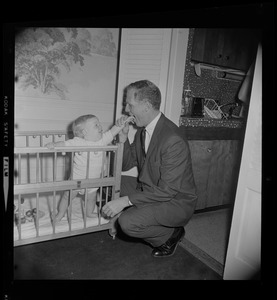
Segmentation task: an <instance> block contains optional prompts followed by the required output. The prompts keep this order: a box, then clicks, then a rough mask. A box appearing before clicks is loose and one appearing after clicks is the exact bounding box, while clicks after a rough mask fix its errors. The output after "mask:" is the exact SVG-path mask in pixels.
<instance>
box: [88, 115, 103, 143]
mask: <svg viewBox="0 0 277 300" xmlns="http://www.w3.org/2000/svg"><path fill="white" fill-rule="evenodd" d="M102 133H103V129H102V126H101V124H100V122H99V120H98V118H96V117H95V118H92V119H89V120H87V121H86V125H85V127H84V135H85V140H87V141H92V142H96V141H99V140H100V139H101V137H102Z"/></svg>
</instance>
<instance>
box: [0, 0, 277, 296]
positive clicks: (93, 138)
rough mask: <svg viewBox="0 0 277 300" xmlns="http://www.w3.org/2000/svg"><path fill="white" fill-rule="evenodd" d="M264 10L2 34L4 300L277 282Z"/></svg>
mask: <svg viewBox="0 0 277 300" xmlns="http://www.w3.org/2000/svg"><path fill="white" fill-rule="evenodd" d="M269 7H270V8H271V7H272V6H271V5H269ZM266 8H267V9H265V7H264V6H263V5H262V4H253V7H251V5H250V6H249V13H252V14H253V16H252V17H251V18H250V19H249V25H248V26H247V25H245V23H246V22H243V24H242V25H240V23H239V22H238V24H239V25H237V26H236V25H233V24H234V23H233V22H232V24H230V25H228V26H226V25H225V24H224V25H221V23H220V22H219V23H218V25H214V23H215V22H212V24H211V25H209V22H207V25H206V26H205V25H204V26H203V20H202V21H199V25H198V24H197V21H196V19H195V18H193V21H191V23H190V20H191V19H192V18H191V16H190V18H189V19H188V21H187V22H186V21H184V20H182V21H180V22H178V21H177V22H176V25H174V22H173V23H171V20H172V19H174V18H175V16H178V17H179V16H180V15H181V14H182V11H178V12H176V14H174V12H172V15H171V13H170V12H160V14H161V15H162V16H166V15H167V14H168V15H169V20H170V21H169V20H167V21H165V23H164V25H162V24H163V23H162V22H161V20H160V19H159V22H157V25H156V26H155V22H154V21H153V20H152V22H150V24H149V25H148V23H147V18H146V26H145V25H144V24H143V23H142V22H141V21H142V18H140V17H138V16H139V13H138V16H136V17H138V19H139V20H140V21H138V24H136V23H135V22H134V23H133V22H130V25H131V26H129V24H128V20H130V19H132V18H133V16H132V14H131V13H130V15H129V18H127V19H126V26H125V25H123V24H124V22H123V21H122V19H121V17H122V16H119V17H118V18H116V17H115V20H117V21H118V19H120V21H119V22H116V21H115V22H114V23H113V19H111V20H110V21H108V22H107V25H106V26H105V25H103V24H104V22H103V20H102V19H101V22H99V26H98V23H97V19H96V21H95V20H93V21H91V20H89V19H85V20H82V22H80V23H78V21H79V20H78V18H77V19H76V20H74V22H70V20H66V19H65V20H61V22H59V21H56V20H55V22H51V20H49V21H47V20H46V21H43V22H39V21H37V20H36V21H34V22H32V21H29V22H22V23H21V22H18V23H17V22H15V23H13V22H12V23H7V24H4V25H5V26H4V49H6V50H5V53H6V54H7V57H6V58H7V59H6V61H4V60H5V57H4V60H3V70H4V74H5V73H6V74H7V77H6V78H5V79H4V81H3V82H4V93H3V101H2V102H3V116H4V118H3V126H2V127H3V137H2V139H3V145H4V147H3V148H4V152H3V160H2V161H3V174H4V176H3V179H4V180H3V191H4V192H3V195H4V196H3V198H4V201H2V202H3V203H2V206H3V212H4V213H3V224H4V231H3V240H4V241H5V240H6V243H5V242H4V244H6V245H5V246H6V247H5V248H4V250H3V257H6V258H7V260H6V262H4V266H5V267H7V268H8V269H9V270H8V271H7V273H6V274H8V275H7V277H6V281H5V282H4V288H5V289H4V290H5V291H4V295H3V299H5V300H8V299H23V298H20V297H19V296H18V295H19V290H20V289H21V284H22V288H24V285H25V284H26V285H27V286H29V284H30V285H31V284H32V283H34V284H35V283H36V281H37V282H41V283H42V284H43V283H45V282H48V281H50V282H54V283H55V286H56V285H57V283H58V282H64V283H66V284H68V285H70V284H71V283H70V282H73V283H74V282H75V280H76V281H78V282H85V283H86V284H88V282H91V280H93V281H94V280H98V281H99V280H101V281H102V280H109V281H111V280H113V281H114V280H115V281H118V282H119V280H120V281H122V280H131V281H138V280H140V281H141V280H143V281H144V282H145V281H149V280H150V281H156V280H158V281H178V282H180V281H186V280H189V281H194V282H195V281H220V282H224V283H226V282H234V281H241V282H243V281H251V282H256V288H257V289H258V288H259V285H261V286H263V284H264V282H265V280H266V279H269V289H268V291H269V292H271V293H272V294H273V285H271V281H272V280H273V275H272V273H273V272H272V271H270V272H269V273H266V272H265V271H264V268H263V262H267V260H264V259H263V255H264V254H265V253H267V247H264V246H263V245H265V244H262V242H263V243H266V244H268V242H267V237H266V236H265V235H264V231H263V229H264V228H268V227H269V226H268V225H267V224H268V223H267V222H266V221H265V219H266V220H268V219H270V218H271V216H269V215H268V214H269V213H270V211H271V210H272V209H273V207H272V201H271V200H272V199H270V197H267V198H269V199H265V195H267V196H268V195H269V194H268V193H267V192H266V189H267V188H268V187H269V186H271V183H272V177H271V176H272V172H271V171H272V167H265V164H264V161H262V158H263V159H264V158H265V156H264V155H265V154H264V153H265V152H264V148H265V147H264V143H267V144H266V145H267V147H268V142H269V141H268V139H267V137H266V135H264V132H265V130H264V128H265V127H266V128H267V127H268V124H272V123H271V122H272V120H271V119H270V118H271V116H273V113H272V111H273V110H272V109H269V113H268V115H267V116H268V118H269V120H267V121H265V118H264V117H265V113H266V112H267V110H264V101H265V102H267V103H268V106H269V107H272V106H271V104H270V102H271V101H273V96H271V92H272V91H271V90H270V89H271V88H272V85H271V82H272V81H270V80H272V79H270V80H269V81H267V83H266V84H265V78H268V77H267V76H268V75H269V77H271V76H270V75H271V71H272V67H271V68H269V71H268V72H267V74H265V73H266V72H265V70H266V69H265V66H266V65H267V62H268V61H269V60H270V58H269V56H268V55H267V53H268V52H269V53H271V54H272V55H273V50H272V49H271V50H270V51H268V44H269V45H272V40H273V37H272V36H270V35H268V33H267V29H269V30H268V31H269V32H270V33H271V32H273V31H272V29H271V28H270V25H271V24H272V23H273V22H272V21H273V20H271V19H270V18H271V15H270V14H269V19H268V21H267V22H265V25H264V26H263V25H261V21H260V22H257V25H256V26H255V25H254V24H252V23H253V19H255V17H256V15H257V16H261V15H263V12H264V11H266V13H268V7H266ZM218 9H219V8H217V10H216V13H215V15H217V13H218ZM235 9H236V6H235V5H234V6H233V7H231V10H232V11H235ZM237 9H238V10H239V9H240V7H239V6H238V7H237ZM245 10H246V9H245V8H244V11H245ZM186 12H189V9H188V11H186V10H184V14H185V13H186ZM199 13H200V16H201V15H202V14H204V15H205V14H206V11H205V12H203V11H200V12H199ZM212 13H214V11H213V10H211V17H212ZM266 13H265V15H266ZM152 14H153V13H152ZM158 15H159V14H158ZM241 15H242V12H240V13H239V14H238V20H239V19H240V18H239V16H241ZM143 16H147V14H142V17H143ZM150 16H151V13H150ZM153 16H156V15H155V13H154V15H153ZM234 18H235V16H234ZM264 18H265V17H264ZM262 20H264V19H262ZM134 24H136V26H134ZM204 24H205V22H204ZM140 25H141V26H140ZM265 39H268V40H266V41H265ZM265 56H266V57H265ZM272 59H273V57H272ZM272 76H273V74H272ZM268 85H270V86H269V90H267V94H266V95H267V96H268V95H269V97H267V99H265V98H266V97H265V89H266V87H267V86H268ZM270 98H271V99H270ZM267 109H268V108H267ZM269 127H270V125H269ZM269 130H271V129H269ZM271 142H272V140H271ZM264 200H267V201H266V202H267V204H265V201H264ZM265 215H266V217H265ZM264 221H265V223H266V225H264ZM270 228H271V227H270ZM273 232H274V231H273ZM273 235H274V234H273ZM272 239H274V237H270V238H269V240H272ZM271 252H272V250H270V249H269V252H268V253H269V254H270V253H271ZM3 257H2V261H5V259H3ZM272 257H273V254H272ZM10 264H12V265H11V266H10ZM261 283H263V284H261ZM17 284H18V288H16V292H15V287H16V286H17ZM104 285H105V284H104ZM127 285H128V283H127ZM102 288H103V287H102ZM93 289H94V288H93ZM22 292H23V291H22ZM48 292H49V291H48ZM275 293H276V292H275ZM269 295H271V294H269ZM17 296H18V298H17ZM84 297H86V296H84ZM24 299H25V298H24ZM37 299H38V298H37ZM86 299H91V298H89V297H88V298H86ZM268 299H271V298H268Z"/></svg>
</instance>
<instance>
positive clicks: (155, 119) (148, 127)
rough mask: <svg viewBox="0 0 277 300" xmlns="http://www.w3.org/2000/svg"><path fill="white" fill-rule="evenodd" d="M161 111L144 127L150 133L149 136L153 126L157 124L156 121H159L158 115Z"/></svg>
mask: <svg viewBox="0 0 277 300" xmlns="http://www.w3.org/2000/svg"><path fill="white" fill-rule="evenodd" d="M161 114H162V113H161V112H159V114H158V115H157V116H156V117H155V118H154V119H153V120H152V121H151V122H150V123H149V124H148V125H147V126H146V127H145V129H146V132H147V133H148V134H149V135H150V136H152V133H153V131H154V129H155V127H156V125H157V123H158V121H159V119H160V116H161Z"/></svg>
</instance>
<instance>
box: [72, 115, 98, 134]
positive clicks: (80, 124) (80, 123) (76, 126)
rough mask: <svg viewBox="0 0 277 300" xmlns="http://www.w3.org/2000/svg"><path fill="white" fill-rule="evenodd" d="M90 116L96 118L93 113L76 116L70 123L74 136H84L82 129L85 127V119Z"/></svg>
mask: <svg viewBox="0 0 277 300" xmlns="http://www.w3.org/2000/svg"><path fill="white" fill-rule="evenodd" d="M92 118H96V116H95V115H83V116H80V117H78V118H77V119H76V120H75V121H74V122H73V124H72V131H73V134H74V136H77V137H80V138H84V133H83V129H84V127H85V124H86V121H87V120H89V119H92Z"/></svg>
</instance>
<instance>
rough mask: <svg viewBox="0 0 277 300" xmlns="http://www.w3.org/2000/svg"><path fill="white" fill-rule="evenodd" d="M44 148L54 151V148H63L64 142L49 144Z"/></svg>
mask: <svg viewBox="0 0 277 300" xmlns="http://www.w3.org/2000/svg"><path fill="white" fill-rule="evenodd" d="M45 147H47V148H48V149H54V148H55V147H65V142H64V141H60V142H55V143H53V142H50V143H47V144H46V145H45Z"/></svg>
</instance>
